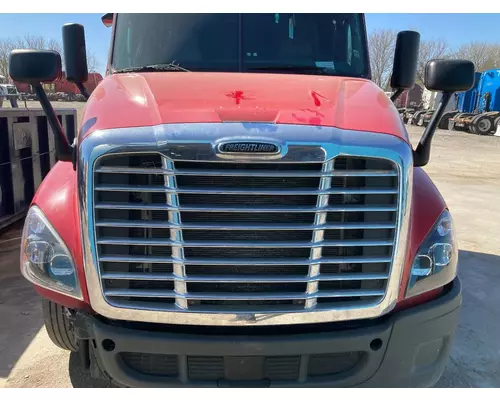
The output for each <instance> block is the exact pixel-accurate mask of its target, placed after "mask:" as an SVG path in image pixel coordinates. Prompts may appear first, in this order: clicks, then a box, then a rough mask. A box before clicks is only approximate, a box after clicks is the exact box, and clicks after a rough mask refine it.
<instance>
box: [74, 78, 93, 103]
mask: <svg viewBox="0 0 500 400" xmlns="http://www.w3.org/2000/svg"><path fill="white" fill-rule="evenodd" d="M75 85H76V87H77V88H78V90H79V91H80V93H81V94H82V95H83V97H85V99H87V100H88V99H89V97H90V93H89V91H88V90H87V88H86V87H85V86H83V83H81V82H75Z"/></svg>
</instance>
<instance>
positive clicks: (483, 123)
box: [471, 115, 493, 135]
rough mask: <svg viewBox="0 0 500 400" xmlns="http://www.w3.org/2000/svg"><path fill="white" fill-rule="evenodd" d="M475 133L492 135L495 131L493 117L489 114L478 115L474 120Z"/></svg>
mask: <svg viewBox="0 0 500 400" xmlns="http://www.w3.org/2000/svg"><path fill="white" fill-rule="evenodd" d="M471 125H472V126H473V131H474V133H477V134H479V135H490V134H491V133H492V131H493V119H491V118H490V117H488V116H487V115H478V116H477V117H476V118H474V119H473V120H472V123H471Z"/></svg>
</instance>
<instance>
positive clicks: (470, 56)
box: [454, 42, 500, 72]
mask: <svg viewBox="0 0 500 400" xmlns="http://www.w3.org/2000/svg"><path fill="white" fill-rule="evenodd" d="M454 56H455V57H456V58H465V59H467V60H470V61H472V62H473V63H474V65H475V66H476V71H478V72H483V71H486V70H488V69H493V68H499V67H500V45H499V44H490V43H486V42H470V43H467V44H463V45H461V46H460V47H459V48H458V49H457V51H456V52H455V54H454Z"/></svg>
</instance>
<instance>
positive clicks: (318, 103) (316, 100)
mask: <svg viewBox="0 0 500 400" xmlns="http://www.w3.org/2000/svg"><path fill="white" fill-rule="evenodd" d="M311 97H312V98H313V100H314V105H315V106H316V107H319V106H321V100H320V99H319V98H320V97H321V98H322V99H326V97H324V96H321V95H320V94H319V93H318V92H315V91H314V90H311Z"/></svg>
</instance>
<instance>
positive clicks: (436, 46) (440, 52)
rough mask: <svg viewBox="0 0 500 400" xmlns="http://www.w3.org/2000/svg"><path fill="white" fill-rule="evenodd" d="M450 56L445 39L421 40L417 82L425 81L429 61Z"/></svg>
mask: <svg viewBox="0 0 500 400" xmlns="http://www.w3.org/2000/svg"><path fill="white" fill-rule="evenodd" d="M448 56H449V46H448V43H447V42H446V41H445V40H443V39H437V40H423V41H421V42H420V49H419V52H418V61H417V83H419V84H422V83H423V82H424V74H425V65H426V64H427V62H428V61H430V60H433V59H436V58H447V57H448Z"/></svg>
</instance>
